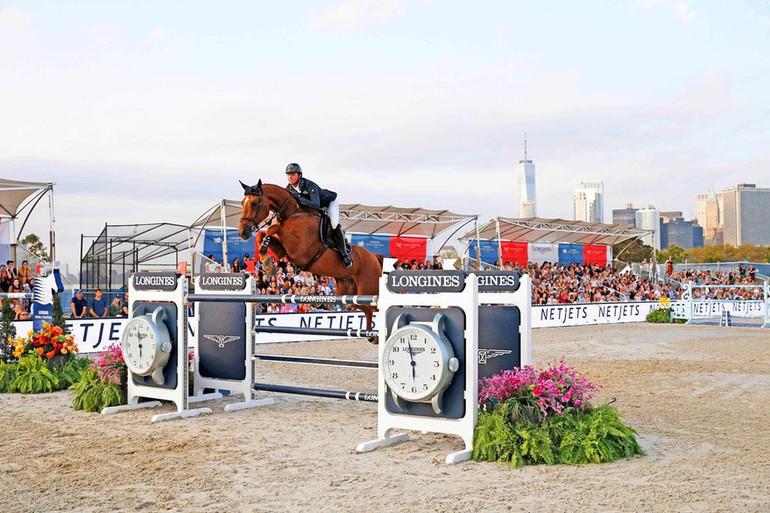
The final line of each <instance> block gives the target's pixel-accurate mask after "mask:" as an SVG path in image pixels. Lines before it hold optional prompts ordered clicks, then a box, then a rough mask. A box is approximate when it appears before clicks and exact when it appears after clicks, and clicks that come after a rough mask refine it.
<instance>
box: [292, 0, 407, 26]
mask: <svg viewBox="0 0 770 513" xmlns="http://www.w3.org/2000/svg"><path fill="white" fill-rule="evenodd" d="M401 4H402V0H343V1H342V2H341V3H339V4H337V5H336V6H334V7H330V8H329V9H326V10H325V11H323V12H322V13H321V14H316V13H310V14H309V15H308V20H307V25H308V27H309V28H311V29H319V30H320V29H342V30H355V29H358V28H361V27H363V26H366V25H383V24H385V23H387V22H389V21H391V20H393V19H395V18H398V17H399V16H402V15H403V14H404V12H405V11H404V8H403V6H402V5H401Z"/></svg>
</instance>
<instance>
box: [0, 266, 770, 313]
mask: <svg viewBox="0 0 770 513" xmlns="http://www.w3.org/2000/svg"><path fill="white" fill-rule="evenodd" d="M277 265H278V273H277V274H276V275H275V276H270V275H269V274H267V272H265V270H264V269H263V268H262V265H261V264H260V262H259V261H258V260H256V259H253V258H250V257H249V255H248V254H246V255H244V258H242V259H240V258H234V259H233V260H232V262H230V263H225V262H222V263H218V262H216V261H215V260H214V258H213V255H212V256H210V257H209V259H208V261H207V263H206V264H205V268H204V271H205V272H243V273H247V274H249V275H251V276H253V277H254V278H255V280H256V282H257V293H258V294H266V295H281V294H298V295H318V296H324V295H333V294H335V293H336V286H337V284H336V281H335V279H334V278H331V277H327V276H319V275H316V274H312V273H310V272H307V271H299V270H297V269H296V268H295V267H294V266H293V265H292V264H291V263H290V262H288V261H286V260H285V259H283V260H281V261H279V262H278V263H277ZM395 268H396V269H400V270H431V269H441V268H442V266H441V263H440V262H435V263H434V262H432V261H431V260H430V259H425V260H422V259H420V260H418V259H412V260H409V261H407V260H404V261H401V260H399V261H397V262H396V263H395ZM502 268H503V269H505V270H518V271H520V272H522V273H526V274H528V275H529V276H530V277H531V279H532V304H533V305H551V304H568V303H597V302H612V301H659V300H660V299H661V298H663V297H667V298H668V299H670V300H672V301H675V300H677V299H679V298H680V297H681V294H682V291H683V287H682V286H683V285H684V284H686V283H688V282H692V283H694V284H696V285H732V286H736V285H756V284H757V278H756V269H754V267H753V266H749V267H748V268H746V267H745V266H744V265H740V266H739V268H738V270H736V271H712V270H705V271H699V270H691V269H687V270H682V271H674V270H673V264H672V263H671V262H670V261H669V262H667V263H666V266H665V272H664V273H662V275H661V276H660V277H658V278H656V279H655V280H653V279H651V278H650V277H649V272H643V273H642V276H644V277H642V276H636V275H634V274H633V273H632V272H631V271H630V269H628V268H625V269H623V270H618V269H617V268H615V267H614V266H599V265H583V264H577V263H573V264H569V265H559V264H552V263H549V262H545V263H542V264H538V263H531V262H530V263H528V264H527V265H526V266H518V265H516V264H512V263H510V262H506V263H505V265H504V266H503V267H502ZM642 269H643V271H644V270H647V271H649V266H647V265H646V262H643V263H642ZM33 282H34V278H33V276H32V272H31V269H30V267H29V265H28V263H27V261H24V262H22V265H21V267H20V268H18V269H16V268H15V266H14V262H13V261H11V260H9V261H8V262H6V264H5V265H0V292H10V293H25V292H31V290H32V285H33ZM693 297H695V298H710V299H747V300H748V299H761V298H762V290H761V289H760V288H759V287H751V288H737V287H732V288H716V287H715V288H696V289H695V291H694V293H693ZM12 302H13V309H14V315H15V318H16V319H17V320H24V319H28V318H29V317H30V314H29V309H30V306H31V305H30V304H31V300H30V299H26V298H13V299H12ZM70 306H71V312H72V313H71V315H72V318H75V319H79V318H85V317H121V316H128V293H124V294H123V296H122V297H121V295H116V296H114V297H113V298H112V301H109V300H107V299H105V298H104V297H103V294H102V291H101V289H97V290H96V291H95V294H94V296H93V298H91V299H86V298H84V296H83V291H80V290H79V291H76V293H75V295H74V296H73V297H72V303H71V305H70ZM349 308H350V307H343V306H339V305H329V304H319V305H309V304H302V305H284V304H280V303H270V304H259V305H257V312H258V313H292V312H300V313H301V312H311V311H333V310H346V309H349Z"/></svg>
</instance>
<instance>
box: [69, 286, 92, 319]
mask: <svg viewBox="0 0 770 513" xmlns="http://www.w3.org/2000/svg"><path fill="white" fill-rule="evenodd" d="M71 308H72V318H73V319H83V318H84V317H85V316H86V312H87V311H88V301H87V300H86V298H84V297H83V291H82V290H78V291H76V292H75V296H74V297H73V298H72V304H71Z"/></svg>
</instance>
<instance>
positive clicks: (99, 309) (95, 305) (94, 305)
mask: <svg viewBox="0 0 770 513" xmlns="http://www.w3.org/2000/svg"><path fill="white" fill-rule="evenodd" d="M88 313H89V314H90V315H91V317H107V301H106V300H105V299H103V298H102V289H96V292H95V293H94V299H93V301H91V308H90V309H89V310H88Z"/></svg>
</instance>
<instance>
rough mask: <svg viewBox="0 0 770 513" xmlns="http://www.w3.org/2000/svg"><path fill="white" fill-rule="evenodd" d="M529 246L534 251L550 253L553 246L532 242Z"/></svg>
mask: <svg viewBox="0 0 770 513" xmlns="http://www.w3.org/2000/svg"><path fill="white" fill-rule="evenodd" d="M531 248H532V250H533V251H534V252H535V253H550V252H551V251H553V248H550V247H548V246H535V245H534V244H533V245H532V246H531Z"/></svg>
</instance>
